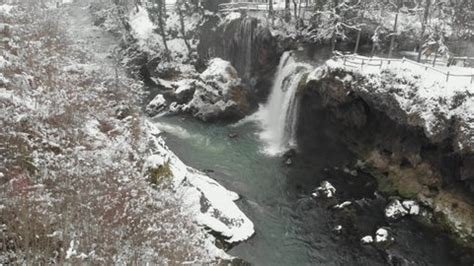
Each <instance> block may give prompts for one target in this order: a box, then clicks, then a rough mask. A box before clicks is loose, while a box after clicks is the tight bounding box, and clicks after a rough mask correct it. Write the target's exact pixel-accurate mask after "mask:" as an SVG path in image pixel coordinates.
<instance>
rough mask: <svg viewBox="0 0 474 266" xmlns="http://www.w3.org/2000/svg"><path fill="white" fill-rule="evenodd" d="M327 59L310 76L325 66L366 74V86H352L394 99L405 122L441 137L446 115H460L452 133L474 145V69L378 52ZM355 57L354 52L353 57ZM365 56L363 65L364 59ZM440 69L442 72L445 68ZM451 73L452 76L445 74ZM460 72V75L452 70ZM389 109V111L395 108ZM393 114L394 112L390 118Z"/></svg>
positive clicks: (356, 78)
mask: <svg viewBox="0 0 474 266" xmlns="http://www.w3.org/2000/svg"><path fill="white" fill-rule="evenodd" d="M344 58H345V57H342V58H335V59H333V60H329V61H328V62H327V63H326V66H324V67H329V69H326V70H324V69H323V68H324V67H322V68H320V69H316V70H314V72H313V73H311V74H310V76H309V77H308V80H312V79H320V78H321V75H324V73H328V72H329V71H337V70H338V69H339V70H344V71H347V72H348V73H353V74H354V75H351V74H348V75H347V76H346V77H342V80H343V81H344V82H345V83H347V84H351V83H354V84H355V83H357V84H360V83H359V82H360V81H361V80H364V84H365V85H364V86H356V87H355V88H357V90H359V89H360V90H361V91H362V92H363V93H364V91H365V93H369V94H371V95H372V96H376V95H380V97H381V98H380V102H379V103H378V105H380V106H384V107H381V108H387V106H390V104H388V105H387V104H384V102H387V101H391V99H393V100H394V101H396V103H397V104H396V107H395V108H399V109H398V110H402V112H403V113H404V114H405V115H404V116H406V117H407V118H406V120H407V122H408V123H409V124H412V125H414V126H420V127H422V128H423V129H424V131H425V134H426V136H427V137H429V138H432V139H435V140H441V139H443V138H445V134H446V132H445V131H446V130H447V128H448V123H450V122H449V121H452V119H457V120H458V125H459V131H458V134H457V136H455V138H456V142H457V143H458V147H457V148H458V149H459V150H461V151H463V150H465V149H467V150H470V149H472V147H473V145H474V136H473V135H472V132H473V131H474V124H473V121H474V101H473V98H472V94H473V93H474V92H473V89H474V87H473V84H472V75H473V74H472V73H473V72H472V69H471V68H457V67H450V68H449V69H448V68H446V69H445V70H446V72H442V70H443V68H439V67H438V68H436V69H432V68H430V67H429V66H423V65H418V64H415V63H413V62H410V61H405V60H398V61H390V62H389V61H384V60H383V59H377V58H373V59H370V58H364V57H350V58H347V59H344ZM353 58H358V59H355V60H352V59H353ZM362 60H365V65H362ZM443 73H444V74H443ZM448 73H450V74H451V75H453V76H451V77H449V76H448V75H449V74H448ZM455 75H464V76H455ZM398 110H392V112H391V114H392V115H395V114H396V113H399V111H398ZM394 119H395V118H394Z"/></svg>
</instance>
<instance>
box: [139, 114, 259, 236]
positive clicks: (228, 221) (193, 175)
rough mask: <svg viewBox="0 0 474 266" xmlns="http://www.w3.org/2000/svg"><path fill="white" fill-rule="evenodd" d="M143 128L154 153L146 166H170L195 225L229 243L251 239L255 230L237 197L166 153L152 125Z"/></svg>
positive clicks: (167, 149)
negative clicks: (206, 229) (203, 227)
mask: <svg viewBox="0 0 474 266" xmlns="http://www.w3.org/2000/svg"><path fill="white" fill-rule="evenodd" d="M146 127H147V129H148V132H150V134H149V140H150V142H151V143H153V148H154V150H155V155H152V156H150V157H149V159H148V160H147V163H148V164H160V163H161V164H163V163H164V162H165V161H166V162H167V163H168V164H169V167H170V170H171V172H172V173H173V185H174V188H175V190H176V191H177V193H178V194H179V195H180V197H181V198H182V199H183V201H184V203H185V207H186V208H187V210H188V211H189V212H191V214H192V216H193V217H194V219H195V221H196V222H198V223H199V224H202V225H204V226H206V227H208V228H210V229H211V230H212V231H215V232H217V233H219V234H221V235H222V236H223V237H225V241H226V242H228V243H235V242H240V241H244V240H246V239H248V238H250V237H251V236H252V235H253V234H254V233H255V231H254V226H253V223H252V221H250V219H249V218H248V217H247V216H246V215H245V214H244V213H243V212H242V211H241V210H240V209H239V208H238V207H237V205H236V204H235V202H234V201H236V200H238V199H239V195H238V194H236V193H235V192H232V191H229V190H227V189H225V188H224V187H223V186H221V185H220V184H219V183H217V182H216V181H215V180H213V179H211V178H210V177H208V176H206V175H205V174H204V173H202V172H200V171H197V170H195V169H193V168H190V167H188V166H186V165H185V164H184V163H183V162H182V161H181V160H180V159H179V158H178V157H177V156H176V155H175V154H174V153H173V152H172V151H171V150H169V148H168V147H167V146H166V144H165V143H164V141H163V139H162V138H161V137H160V136H159V132H160V130H159V129H158V128H157V127H156V126H155V125H154V124H152V123H151V122H147V123H146Z"/></svg>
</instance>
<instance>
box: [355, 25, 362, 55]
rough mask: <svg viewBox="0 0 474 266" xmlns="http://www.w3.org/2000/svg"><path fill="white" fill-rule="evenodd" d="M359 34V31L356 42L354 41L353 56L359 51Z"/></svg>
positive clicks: (358, 31)
mask: <svg viewBox="0 0 474 266" xmlns="http://www.w3.org/2000/svg"><path fill="white" fill-rule="evenodd" d="M360 32H361V30H360V29H359V30H357V41H356V45H355V48H354V54H357V51H358V50H359V42H360Z"/></svg>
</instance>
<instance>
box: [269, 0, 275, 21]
mask: <svg viewBox="0 0 474 266" xmlns="http://www.w3.org/2000/svg"><path fill="white" fill-rule="evenodd" d="M268 15H269V16H270V20H271V22H272V26H273V25H274V24H275V16H274V10H273V0H269V1H268Z"/></svg>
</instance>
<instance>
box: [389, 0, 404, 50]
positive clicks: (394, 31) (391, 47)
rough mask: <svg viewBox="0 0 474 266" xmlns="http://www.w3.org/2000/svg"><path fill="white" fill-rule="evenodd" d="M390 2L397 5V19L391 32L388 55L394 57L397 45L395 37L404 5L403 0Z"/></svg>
mask: <svg viewBox="0 0 474 266" xmlns="http://www.w3.org/2000/svg"><path fill="white" fill-rule="evenodd" d="M389 4H390V5H392V6H393V7H395V10H396V13H395V21H394V23H393V30H392V32H391V33H390V47H389V48H388V57H389V58H390V57H392V53H393V48H394V46H395V38H396V36H397V26H398V16H399V14H400V9H401V8H402V7H403V0H396V3H394V2H391V1H389Z"/></svg>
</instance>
